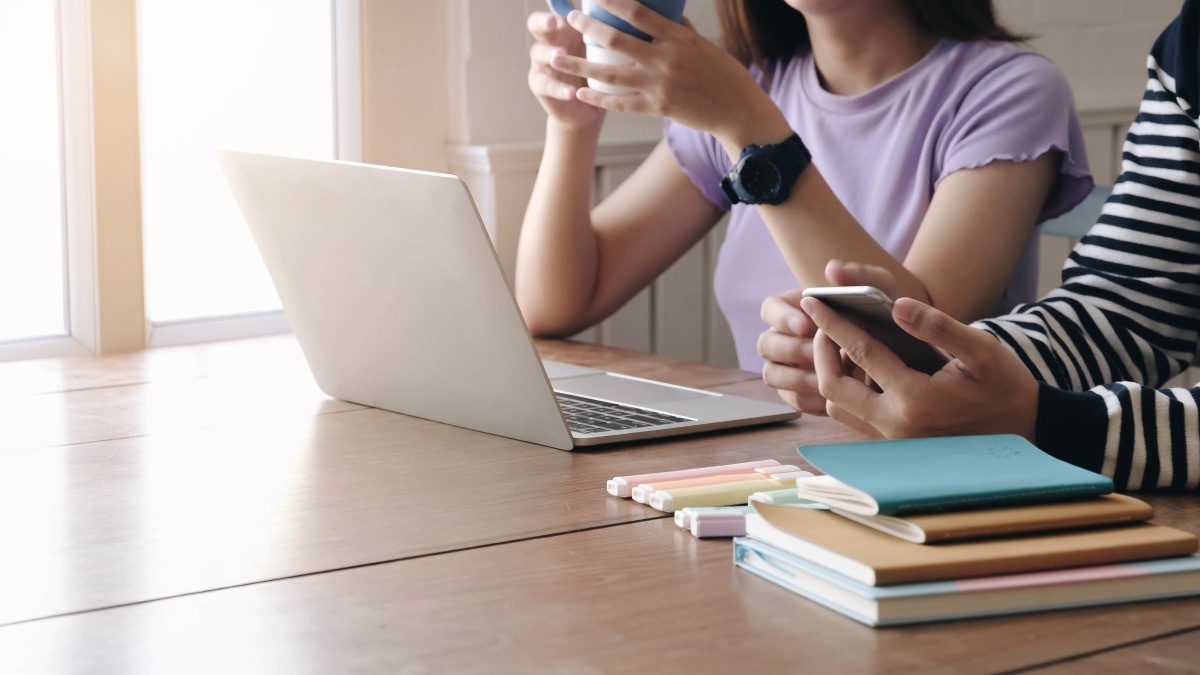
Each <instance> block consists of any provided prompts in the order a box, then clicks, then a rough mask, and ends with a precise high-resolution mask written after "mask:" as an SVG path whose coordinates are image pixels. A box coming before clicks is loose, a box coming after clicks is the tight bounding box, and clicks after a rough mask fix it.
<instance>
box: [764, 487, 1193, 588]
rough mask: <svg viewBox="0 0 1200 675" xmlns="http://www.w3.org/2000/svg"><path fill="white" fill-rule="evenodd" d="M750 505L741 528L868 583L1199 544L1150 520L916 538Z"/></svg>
mask: <svg viewBox="0 0 1200 675" xmlns="http://www.w3.org/2000/svg"><path fill="white" fill-rule="evenodd" d="M754 509H755V511H756V513H753V514H750V515H748V516H747V517H746V536H748V537H750V538H751V539H756V540H758V541H761V542H763V543H766V544H770V545H771V546H774V547H776V548H778V549H781V550H783V551H785V552H787V553H791V554H792V555H795V556H797V557H799V558H803V559H805V560H808V561H810V562H813V563H815V564H817V565H821V566H823V567H826V568H828V569H831V570H833V571H835V572H837V573H839V574H842V575H844V576H847V577H849V578H851V579H854V580H855V581H859V582H861V583H864V584H869V585H872V586H886V585H889V584H905V583H912V582H915V581H942V580H949V579H964V578H968V577H979V576H987V575H993V574H1010V573H1014V572H1033V571H1037V570H1048V569H1058V568H1065V567H1080V566H1083V565H1104V564H1109V563H1117V562H1128V561H1131V560H1147V559H1150V558H1166V557H1169V556H1179V555H1187V554H1189V553H1195V552H1196V551H1197V549H1198V548H1200V546H1198V544H1200V542H1198V541H1197V539H1196V537H1195V536H1193V535H1191V534H1188V533H1187V532H1183V531H1180V530H1176V529H1172V528H1169V527H1165V526H1163V525H1155V524H1153V523H1134V524H1130V525H1114V526H1110V527H1098V528H1091V529H1086V530H1069V531H1063V532H1051V533H1040V534H1024V535H1016V536H1009V537H994V538H991V539H967V540H962V541H950V542H946V543H942V544H914V543H912V542H908V541H904V540H902V539H897V538H896V537H893V536H891V535H887V534H884V533H882V532H880V531H878V530H875V529H872V528H869V527H867V526H865V525H860V524H858V523H856V522H854V521H852V520H849V519H847V518H843V517H841V516H839V515H837V514H835V513H831V512H829V511H823V510H817V509H804V508H795V507H788V506H771V505H768V504H755V505H754Z"/></svg>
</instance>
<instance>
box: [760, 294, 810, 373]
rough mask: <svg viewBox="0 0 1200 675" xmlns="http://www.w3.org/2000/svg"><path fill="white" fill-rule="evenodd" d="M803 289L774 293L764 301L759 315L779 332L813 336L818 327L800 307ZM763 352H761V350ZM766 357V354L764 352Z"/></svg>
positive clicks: (798, 335)
mask: <svg viewBox="0 0 1200 675" xmlns="http://www.w3.org/2000/svg"><path fill="white" fill-rule="evenodd" d="M802 292H803V290H802V289H799V288H797V289H793V290H790V291H786V292H783V293H780V294H779V295H772V296H771V297H769V298H767V299H766V300H764V301H763V304H762V308H761V310H760V311H759V316H761V317H762V320H763V323H765V324H767V325H768V326H770V327H771V328H773V329H775V330H776V331H778V332H781V333H786V334H788V335H795V336H797V337H812V336H813V335H815V334H816V332H817V327H816V325H815V324H813V322H812V320H811V319H809V318H808V315H807V314H805V313H804V310H802V309H800V300H802V299H803V296H802V295H801V293H802ZM760 354H761V352H760ZM763 356H764V357H765V356H766V355H765V354H763Z"/></svg>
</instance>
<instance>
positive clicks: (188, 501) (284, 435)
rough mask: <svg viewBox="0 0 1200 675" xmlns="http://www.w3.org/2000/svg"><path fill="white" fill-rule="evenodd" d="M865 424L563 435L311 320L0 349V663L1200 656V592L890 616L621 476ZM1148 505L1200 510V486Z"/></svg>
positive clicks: (590, 665) (592, 663)
mask: <svg viewBox="0 0 1200 675" xmlns="http://www.w3.org/2000/svg"><path fill="white" fill-rule="evenodd" d="M539 348H540V349H541V350H542V352H543V354H545V355H548V356H552V357H553V358H557V359H560V360H565V361H572V362H576V363H582V364H585V365H595V366H601V367H609V368H612V369H614V370H620V371H622V372H627V373H630V374H634V375H639V376H643V377H651V378H655V379H662V380H667V381H671V382H675V383H678V384H683V385H689V386H697V387H703V388H711V389H714V390H716V391H721V392H727V393H737V394H742V395H747V396H753V397H762V398H764V399H766V400H773V399H774V394H773V392H771V391H769V390H767V389H766V388H765V387H764V386H763V385H762V384H761V382H760V381H759V380H758V378H757V377H756V376H755V375H754V374H752V373H744V372H741V371H737V370H732V369H725V368H719V367H713V366H705V365H700V364H693V363H686V362H681V361H675V360H671V359H666V358H662V357H653V356H647V355H644V354H637V353H632V352H624V351H620V350H613V349H608V348H602V347H593V346H587V345H574V344H569V343H559V342H546V343H542V344H540V347H539ZM856 438H857V437H856V436H855V435H854V434H853V433H852V432H850V431H848V430H847V429H845V428H843V427H841V426H840V425H838V424H837V423H835V422H832V421H830V420H827V419H819V418H810V417H805V418H803V419H801V420H799V421H796V422H792V423H788V424H781V425H774V426H768V427H763V428H759V429H754V430H748V431H740V432H722V433H712V434H705V435H700V436H695V437H691V438H683V439H676V440H670V441H659V442H648V443H641V444H627V445H624V446H621V447H617V448H612V449H608V450H594V451H588V452H575V453H567V452H561V451H558V450H552V449H548V448H544V447H540V446H535V445H530V444H526V443H522V442H519V441H514V440H509V439H504V438H498V437H494V436H489V435H485V434H481V433H477V432H473V431H468V430H465V429H459V428H455V427H449V426H446V425H441V424H437V423H433V422H429V421H425V420H421V419H416V418H411V417H406V416H402V415H396V414H393V413H388V412H384V411H380V410H376V409H371V408H364V407H362V406H358V405H354V404H349V403H345V402H341V401H336V400H331V399H329V398H328V397H326V396H325V395H323V394H322V393H321V392H320V391H319V390H318V389H317V387H316V385H315V384H314V383H313V381H312V379H311V376H310V375H309V374H308V370H307V368H306V366H305V364H304V361H303V358H302V355H301V354H300V352H299V349H298V348H297V346H296V344H295V342H294V341H293V339H292V338H291V337H289V336H277V337H270V338H259V339H254V340H244V341H234V342H225V343H212V344H206V345H198V346H188V347H174V348H164V349H156V350H149V351H145V352H139V353H136V354H129V355H118V356H112V357H105V358H71V359H61V360H41V361H26V362H13V363H0V542H3V543H2V551H3V554H2V555H0V673H41V672H81V673H83V672H86V673H178V672H251V673H305V672H314V673H342V672H381V673H394V672H403V673H446V672H453V673H462V672H467V673H473V672H481V673H495V672H498V673H514V672H521V673H523V672H539V673H540V672H550V673H607V672H632V671H639V672H696V673H707V672H716V673H726V672H735V671H736V672H755V673H776V672H816V673H826V672H837V673H841V672H885V673H893V672H903V673H908V672H919V673H938V672H946V673H951V672H953V673H961V672H968V673H969V672H1006V671H1014V670H1023V669H1032V670H1036V671H1039V672H1052V673H1054V672H1063V673H1065V672H1088V673H1107V672H1113V673H1117V672H1120V673H1140V672H1195V669H1196V667H1197V664H1200V600H1177V601H1165V602H1150V603H1140V604H1134V605H1126V606H1118V607H1110V608H1096V609H1086V610H1070V611H1062V612H1054V613H1047V614H1035V615H1026V616H1017V617H1008V618H994V619H979V620H971V621H961V622H956V623H944V624H930V625H926V626H919V627H912V628H898V629H896V628H894V629H885V630H872V629H870V628H866V627H864V626H861V625H859V624H857V623H854V622H852V621H850V620H848V619H845V618H843V617H841V616H840V615H838V614H835V613H833V612H830V611H828V610H825V609H823V608H821V607H819V606H817V605H815V604H813V603H810V602H808V601H806V600H804V599H803V598H800V597H797V596H795V595H792V594H790V593H787V592H784V591H782V590H781V589H779V588H777V587H775V586H773V585H771V584H768V583H766V582H764V581H762V580H760V579H758V578H756V577H752V576H751V575H749V574H747V573H744V572H741V571H739V570H737V569H735V568H734V566H733V564H732V562H731V550H730V549H731V547H730V543H729V541H728V540H698V539H695V538H693V537H692V536H691V535H689V534H687V533H686V532H684V531H683V530H680V529H679V528H677V527H676V526H675V525H674V524H673V522H671V520H670V519H669V518H667V517H665V514H662V513H659V512H657V511H654V510H652V509H649V508H647V507H643V506H641V505H639V504H636V503H633V502H631V501H629V500H621V499H617V498H615V497H610V496H609V495H608V494H607V493H606V492H605V491H604V482H605V480H606V479H608V478H611V477H612V476H614V475H622V474H633V473H643V472H647V471H655V470H663V469H669V468H679V467H686V466H700V465H708V464H723V463H728V462H735V461H744V460H750V459H767V458H773V459H778V460H780V461H786V462H789V463H795V462H798V461H799V458H798V456H797V455H796V450H795V449H796V446H797V445H800V444H805V443H824V442H837V441H845V440H855V439H856ZM1148 499H1149V501H1151V502H1152V503H1153V504H1154V506H1155V508H1156V513H1157V516H1156V522H1161V523H1165V524H1168V525H1172V526H1175V527H1179V528H1181V529H1185V530H1188V531H1191V532H1194V533H1198V534H1200V498H1197V497H1194V496H1190V495H1173V496H1172V495H1165V496H1152V497H1149V498H1148Z"/></svg>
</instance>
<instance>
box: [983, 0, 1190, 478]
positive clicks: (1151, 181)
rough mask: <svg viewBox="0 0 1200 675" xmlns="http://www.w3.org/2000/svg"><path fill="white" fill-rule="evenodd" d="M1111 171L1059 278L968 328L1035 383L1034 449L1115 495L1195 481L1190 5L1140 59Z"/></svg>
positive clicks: (1185, 5) (1184, 8) (1186, 5)
mask: <svg viewBox="0 0 1200 675" xmlns="http://www.w3.org/2000/svg"><path fill="white" fill-rule="evenodd" d="M1148 70H1149V81H1148V82H1147V85H1146V91H1145V94H1144V96H1143V98H1142V103H1141V107H1140V109H1139V113H1138V116H1137V118H1136V120H1135V121H1134V123H1133V126H1132V127H1131V128H1130V130H1129V135H1128V136H1127V137H1126V140H1125V146H1124V150H1123V154H1122V167H1121V175H1120V177H1119V178H1118V179H1117V183H1116V185H1115V186H1114V189H1113V194H1112V197H1111V198H1110V199H1109V200H1108V202H1107V203H1106V204H1105V205H1104V209H1103V211H1102V212H1101V215H1100V218H1099V220H1098V222H1097V223H1096V225H1095V226H1093V227H1092V228H1091V230H1090V231H1089V232H1088V234H1087V235H1086V236H1085V237H1084V238H1083V239H1082V240H1081V241H1080V242H1079V245H1078V246H1076V247H1075V249H1074V250H1073V251H1072V253H1071V255H1070V257H1069V259H1068V260H1067V262H1066V265H1065V266H1064V267H1063V271H1062V286H1061V287H1059V288H1058V289H1056V290H1055V291H1053V292H1051V293H1050V294H1049V295H1047V296H1046V297H1044V298H1042V299H1041V300H1039V301H1037V302H1035V303H1031V304H1028V305H1022V306H1021V307H1018V308H1017V309H1016V310H1014V313H1012V314H1010V315H1008V316H1004V317H1000V318H996V319H991V320H987V321H982V322H979V323H978V324H977V325H978V326H980V327H982V328H984V329H986V330H989V331H991V332H992V333H993V334H995V335H996V336H997V337H998V338H999V339H1001V340H1002V341H1003V342H1005V343H1006V344H1007V345H1008V346H1009V348H1011V349H1012V350H1013V351H1015V352H1016V353H1017V355H1018V356H1020V357H1021V359H1022V360H1023V361H1024V363H1025V365H1026V366H1027V367H1028V368H1029V369H1030V370H1031V371H1032V372H1033V373H1034V375H1035V376H1036V377H1037V378H1038V379H1039V380H1040V381H1041V382H1042V384H1041V392H1040V396H1039V400H1038V426H1037V443H1038V445H1039V446H1041V447H1042V448H1043V449H1044V450H1046V451H1047V452H1050V453H1051V454H1053V455H1055V456H1057V457H1059V458H1061V459H1063V460H1066V461H1069V462H1071V463H1074V464H1077V465H1080V466H1083V467H1086V468H1089V469H1092V470H1095V471H1099V472H1101V473H1104V474H1105V475H1108V476H1111V477H1112V478H1113V479H1114V481H1115V482H1116V484H1117V485H1118V487H1120V488H1122V489H1127V490H1140V489H1141V490H1144V489H1155V488H1167V489H1197V488H1200V385H1197V386H1193V387H1192V388H1190V389H1182V388H1181V389H1161V388H1158V389H1156V387H1162V386H1163V384H1164V383H1165V382H1166V381H1167V380H1169V379H1170V378H1171V377H1173V376H1175V375H1176V374H1178V373H1180V372H1182V371H1183V370H1184V369H1185V368H1187V366H1188V364H1189V363H1191V360H1192V357H1193V355H1194V354H1195V353H1196V349H1197V335H1198V334H1197V331H1198V329H1200V124H1198V121H1197V112H1198V111H1200V96H1198V93H1200V0H1188V1H1187V2H1186V3H1185V4H1184V7H1183V10H1182V13H1181V15H1180V16H1179V18H1177V19H1176V20H1175V21H1174V22H1173V23H1172V24H1171V25H1170V26H1168V27H1167V29H1166V30H1165V31H1164V32H1163V34H1162V35H1161V36H1160V37H1159V39H1158V41H1157V42H1156V43H1155V45H1154V48H1153V50H1152V51H1151V53H1150V57H1149V59H1148Z"/></svg>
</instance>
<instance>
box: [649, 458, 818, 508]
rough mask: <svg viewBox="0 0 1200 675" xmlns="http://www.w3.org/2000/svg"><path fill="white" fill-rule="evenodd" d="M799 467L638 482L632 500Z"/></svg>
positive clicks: (773, 467) (772, 467)
mask: <svg viewBox="0 0 1200 675" xmlns="http://www.w3.org/2000/svg"><path fill="white" fill-rule="evenodd" d="M799 470H800V467H798V466H792V465H790V464H784V465H780V466H768V467H759V468H757V469H755V470H754V471H749V472H740V473H727V474H720V475H717V476H700V477H698V478H683V479H677V480H667V481H661V482H655V483H639V484H638V485H637V486H635V487H634V488H633V490H632V491H631V495H632V497H633V501H635V502H640V503H642V504H648V503H649V500H650V495H651V494H653V493H654V492H655V491H657V490H674V489H678V488H687V487H698V486H700V485H716V484H718V483H736V482H739V481H744V480H753V479H756V478H767V477H768V475H770V474H776V473H785V472H792V471H799Z"/></svg>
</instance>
